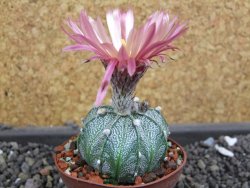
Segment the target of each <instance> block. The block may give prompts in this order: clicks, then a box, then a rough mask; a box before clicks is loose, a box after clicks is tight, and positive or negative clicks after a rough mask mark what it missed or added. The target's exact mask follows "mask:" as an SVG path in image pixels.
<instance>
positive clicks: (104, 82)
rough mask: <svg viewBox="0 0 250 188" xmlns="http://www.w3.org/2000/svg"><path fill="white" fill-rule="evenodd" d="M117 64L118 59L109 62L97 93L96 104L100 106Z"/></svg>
mask: <svg viewBox="0 0 250 188" xmlns="http://www.w3.org/2000/svg"><path fill="white" fill-rule="evenodd" d="M116 65H117V61H111V62H109V63H108V66H107V68H106V72H105V74H104V77H103V79H102V83H101V86H100V88H99V90H98V93H97V96H96V101H95V106H100V105H101V104H102V101H103V99H104V97H105V96H106V94H107V91H108V85H109V83H110V80H111V77H112V74H113V72H114V70H115V66H116Z"/></svg>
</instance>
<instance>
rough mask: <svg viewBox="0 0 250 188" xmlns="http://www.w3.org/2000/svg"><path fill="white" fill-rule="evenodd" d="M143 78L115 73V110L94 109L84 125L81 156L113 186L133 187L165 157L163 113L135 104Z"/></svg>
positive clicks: (111, 108) (167, 132) (165, 124)
mask: <svg viewBox="0 0 250 188" xmlns="http://www.w3.org/2000/svg"><path fill="white" fill-rule="evenodd" d="M142 74H143V72H140V73H137V74H135V75H134V76H133V77H128V76H127V75H126V72H120V71H117V70H116V71H115V72H114V74H113V76H112V80H111V82H112V86H113V106H114V107H113V106H99V107H94V108H93V109H92V110H91V111H90V112H89V113H88V115H87V116H86V118H85V119H84V120H83V121H82V124H83V127H82V129H81V132H80V135H79V138H78V149H79V151H80V154H81V156H82V157H83V158H84V159H85V161H86V162H87V163H88V164H89V165H91V166H92V167H94V168H95V169H96V170H98V171H99V172H101V173H102V174H105V175H108V176H109V180H110V182H112V183H120V184H129V183H132V182H133V181H134V178H135V177H136V176H137V175H143V174H145V173H147V172H151V171H153V170H155V169H156V168H159V165H160V161H161V160H163V159H164V157H165V153H166V149H167V138H168V134H169V131H168V126H167V123H166V121H165V119H164V117H163V116H162V115H161V112H160V109H159V108H156V109H153V108H148V106H147V105H146V103H145V102H139V101H137V100H133V90H134V88H135V85H136V83H137V81H138V80H139V78H140V77H141V76H142ZM125 80H126V82H125ZM136 80H137V81H136ZM133 86H134V87H133ZM122 93H124V95H122ZM128 109H129V110H128Z"/></svg>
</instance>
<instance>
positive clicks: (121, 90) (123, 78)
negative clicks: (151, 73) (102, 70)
mask: <svg viewBox="0 0 250 188" xmlns="http://www.w3.org/2000/svg"><path fill="white" fill-rule="evenodd" d="M146 70H147V67H145V66H143V67H138V68H137V70H136V72H135V74H134V75H133V76H130V75H129V74H128V72H127V70H126V69H125V70H124V71H121V70H118V69H117V68H116V69H115V70H114V72H113V74H112V78H111V85H112V89H113V94H112V106H113V107H114V109H115V110H116V111H117V112H118V113H120V114H124V115H126V114H130V113H131V111H132V108H133V105H134V101H133V99H134V92H135V88H136V85H137V83H138V81H139V80H140V79H141V77H142V76H143V74H144V73H145V72H146Z"/></svg>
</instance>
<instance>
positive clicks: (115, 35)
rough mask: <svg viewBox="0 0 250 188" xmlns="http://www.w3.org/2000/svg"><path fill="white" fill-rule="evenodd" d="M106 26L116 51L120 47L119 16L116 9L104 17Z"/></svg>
mask: <svg viewBox="0 0 250 188" xmlns="http://www.w3.org/2000/svg"><path fill="white" fill-rule="evenodd" d="M106 19H107V24H108V28H109V33H110V36H111V39H112V42H113V45H114V46H115V48H116V50H117V51H118V50H119V49H120V47H121V45H122V42H121V15H120V11H119V10H118V9H116V10H113V11H111V12H108V13H107V15H106Z"/></svg>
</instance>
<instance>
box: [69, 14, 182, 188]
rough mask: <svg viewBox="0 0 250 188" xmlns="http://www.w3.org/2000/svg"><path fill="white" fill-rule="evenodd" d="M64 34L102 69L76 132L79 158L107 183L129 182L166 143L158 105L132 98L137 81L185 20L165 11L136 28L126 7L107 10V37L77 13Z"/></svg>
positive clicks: (153, 163)
mask: <svg viewBox="0 0 250 188" xmlns="http://www.w3.org/2000/svg"><path fill="white" fill-rule="evenodd" d="M67 25H68V26H69V28H70V29H71V30H72V31H71V32H70V31H67V30H66V29H64V31H65V32H66V34H67V35H68V36H69V37H70V39H72V40H73V41H75V42H76V44H74V45H71V46H67V47H66V48H64V50H66V51H76V50H87V51H91V52H93V53H94V54H95V55H94V56H92V57H91V58H89V59H88V60H87V61H88V62H89V61H90V60H93V59H100V60H101V62H102V64H103V65H104V67H105V69H106V71H105V75H104V78H103V80H102V83H101V86H100V88H99V90H98V94H97V98H96V102H95V107H93V108H92V109H91V110H90V112H89V113H88V114H87V116H86V117H85V118H84V119H83V120H82V128H81V131H80V134H79V136H78V142H77V145H78V150H79V152H80V154H81V157H82V158H83V159H84V160H85V161H86V162H87V163H88V164H89V165H90V166H92V167H93V168H95V169H96V170H98V171H99V172H100V173H101V174H103V175H107V176H108V177H109V178H108V181H107V182H106V183H111V184H132V183H133V182H134V179H135V177H136V176H142V175H144V174H145V173H148V172H152V171H154V170H156V169H157V168H159V167H160V163H161V161H162V160H164V157H165V153H166V150H167V147H168V142H167V139H168V135H169V130H168V125H167V123H166V121H165V119H164V117H163V116H162V114H161V112H160V110H161V108H160V107H156V108H150V107H149V105H148V103H147V102H145V101H140V100H139V98H137V97H134V91H135V88H136V85H137V83H138V81H139V80H140V78H142V76H143V75H144V73H145V72H146V71H147V70H148V68H149V67H150V65H151V63H153V62H155V61H156V60H155V59H154V60H152V58H155V57H156V58H157V57H158V58H159V59H160V60H161V61H165V54H163V52H164V51H166V50H168V49H172V50H174V49H176V48H175V47H173V46H172V44H171V43H172V41H173V40H174V39H175V38H177V37H178V36H180V35H181V34H182V33H183V32H184V31H186V29H187V28H186V24H180V23H179V22H178V20H177V18H173V19H170V17H169V15H168V14H166V13H164V12H156V13H154V14H152V15H151V16H150V17H149V18H148V20H147V21H146V23H145V24H144V25H143V26H141V27H139V28H138V29H137V28H135V27H134V16H133V12H132V11H131V10H129V11H127V12H122V11H120V10H118V9H116V10H113V11H110V12H108V13H107V25H108V29H109V32H110V36H111V39H110V37H109V36H108V35H107V33H106V31H105V28H104V26H103V25H102V22H101V21H100V19H99V18H98V19H97V20H94V19H93V18H91V17H89V16H88V15H87V14H86V12H81V15H80V18H79V20H78V21H76V22H74V21H72V20H71V19H69V20H68V21H67ZM109 83H111V86H112V105H110V106H106V105H101V103H102V100H103V99H104V97H105V95H106V92H107V89H108V85H109Z"/></svg>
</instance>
